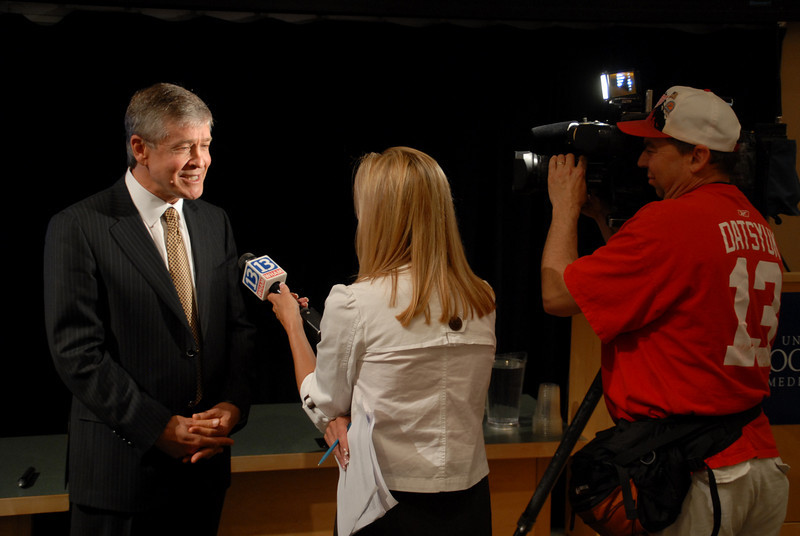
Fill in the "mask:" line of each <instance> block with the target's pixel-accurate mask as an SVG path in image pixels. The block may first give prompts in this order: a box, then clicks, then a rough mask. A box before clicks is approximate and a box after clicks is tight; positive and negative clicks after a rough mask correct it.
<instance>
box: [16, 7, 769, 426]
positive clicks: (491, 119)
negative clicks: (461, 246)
mask: <svg viewBox="0 0 800 536" xmlns="http://www.w3.org/2000/svg"><path fill="white" fill-rule="evenodd" d="M779 41H780V39H779V37H778V32H777V30H776V29H775V27H774V26H772V25H766V26H737V27H719V26H716V27H712V26H704V27H699V26H687V27H683V28H670V27H661V26H638V27H634V26H628V27H622V26H611V25H604V26H603V27H588V26H585V25H584V26H581V27H575V28H570V27H565V26H544V25H542V26H539V27H528V28H522V27H512V26H507V25H479V24H474V25H471V26H460V25H456V24H449V23H439V24H427V25H421V26H412V25H400V24H395V23H390V22H375V21H369V22H367V21H357V20H350V21H344V20H338V21H337V20H327V21H325V20H323V21H317V22H312V23H306V24H293V23H287V22H282V21H279V20H273V19H263V20H260V21H256V22H249V23H234V22H225V21H222V20H218V19H213V18H204V17H199V18H194V19H191V20H186V21H181V22H167V21H162V20H158V19H155V18H150V17H145V16H142V15H132V14H124V13H89V12H84V13H73V14H72V15H69V16H68V17H66V18H65V19H64V20H63V21H61V22H60V23H58V24H55V25H50V26H43V25H36V24H33V23H31V22H29V21H28V20H26V19H25V18H23V17H21V16H17V15H0V47H2V48H1V49H2V50H3V51H4V53H3V59H2V60H0V63H1V64H2V67H3V68H2V72H3V75H2V84H0V97H2V98H0V106H1V107H2V108H0V126H1V127H2V128H1V129H0V147H1V148H2V156H3V159H2V163H3V170H2V173H3V177H4V186H5V193H6V197H5V200H6V204H7V206H8V207H9V208H10V210H11V213H12V216H13V217H11V218H8V219H7V224H6V231H5V238H4V245H5V251H6V258H7V260H9V267H8V268H7V272H10V273H11V274H12V276H11V277H8V278H7V280H6V288H7V289H9V292H8V293H7V300H6V303H7V308H8V310H9V311H10V313H11V314H10V319H9V320H6V322H5V326H4V329H5V333H6V339H7V345H6V348H7V350H6V354H5V358H4V361H5V364H4V366H3V376H4V379H5V381H4V385H5V387H4V389H3V391H2V393H3V394H2V407H5V408H6V409H7V413H10V414H11V426H4V427H3V429H2V432H0V435H22V434H45V433H57V432H63V431H64V430H65V429H66V416H67V410H68V405H69V397H68V395H67V392H66V390H65V389H64V388H63V387H62V385H61V383H60V381H59V380H58V378H57V376H56V374H55V372H54V371H53V367H52V364H51V361H50V357H49V353H48V350H47V345H46V342H45V336H44V329H43V320H42V318H43V314H42V295H41V290H40V289H41V279H42V276H43V275H44V277H47V269H46V267H45V269H44V274H43V271H42V247H43V239H44V232H45V229H46V225H47V221H48V219H49V217H50V216H51V215H52V214H53V213H55V212H56V211H57V210H59V209H60V208H62V207H65V206H66V205H68V204H70V203H72V202H75V201H77V200H79V199H81V198H83V197H85V196H87V195H88V194H90V193H92V192H95V191H97V190H99V189H101V188H103V187H105V186H107V185H110V184H111V183H112V182H113V181H115V180H116V179H118V178H119V177H121V176H122V174H123V172H124V170H125V151H124V143H125V140H124V134H123V127H122V119H123V114H124V110H125V107H126V105H127V102H128V99H129V98H130V96H131V94H132V93H133V92H134V91H135V90H136V89H138V88H141V87H144V86H147V85H150V84H152V83H154V82H158V81H169V82H174V83H178V84H181V85H184V86H185V87H187V88H190V89H192V90H194V91H195V92H196V93H198V94H199V95H200V96H201V97H202V98H203V99H204V100H206V102H207V103H208V104H209V106H210V107H211V110H212V112H213V113H214V114H215V119H216V126H215V128H214V131H213V135H214V143H213V146H212V156H213V160H214V163H213V166H212V168H211V170H210V172H209V175H208V178H207V181H206V192H205V195H204V198H205V199H207V200H208V201H211V202H213V203H216V204H219V205H221V206H223V207H224V208H226V209H227V210H228V213H229V214H230V216H231V219H232V222H233V225H234V229H235V231H236V234H237V239H238V244H239V250H240V252H245V251H250V252H253V253H255V254H269V255H271V256H272V257H273V258H274V259H275V260H277V261H278V262H279V263H280V264H281V265H282V266H283V267H284V268H285V269H286V270H287V271H288V272H289V283H290V284H292V286H293V287H294V288H296V289H297V290H298V291H299V292H300V293H301V294H305V295H308V296H309V297H310V298H311V300H312V302H313V303H314V304H316V306H317V307H318V308H320V309H321V308H322V305H323V303H324V299H325V297H326V296H327V292H328V290H329V288H330V287H331V285H333V284H334V283H339V282H348V281H350V280H351V278H352V276H353V274H354V273H355V272H356V261H355V255H354V253H353V235H354V230H355V218H354V215H353V209H352V203H351V190H350V189H351V180H352V165H353V162H354V160H355V159H356V158H357V157H358V156H359V155H361V154H363V153H364V152H365V151H381V150H383V149H385V148H386V147H389V146H392V145H409V146H412V147H415V148H418V149H421V150H423V151H426V152H428V153H429V154H431V155H432V156H433V157H434V158H436V159H437V160H438V161H439V162H440V163H441V165H442V167H443V168H444V170H445V172H446V173H447V174H448V176H449V177H450V180H451V183H452V186H453V193H454V197H455V201H456V210H457V212H458V215H459V218H460V223H461V227H462V232H463V238H464V242H465V244H466V247H467V252H468V255H469V258H470V260H471V262H472V264H473V267H474V268H475V270H476V272H478V273H479V274H480V275H481V276H482V277H484V278H486V279H487V280H488V281H489V282H490V283H491V284H492V285H493V286H494V287H495V289H496V291H497V294H498V350H499V351H512V350H527V351H528V352H529V370H528V374H527V378H526V384H525V390H526V392H530V393H535V392H536V386H537V385H538V383H540V382H542V381H559V382H561V383H562V385H565V383H564V380H565V378H566V374H567V356H568V349H569V336H568V333H569V322H568V321H567V320H563V319H555V318H551V317H548V316H547V315H545V314H544V313H543V312H542V309H541V304H540V297H539V277H538V263H539V258H540V254H541V247H542V244H543V241H544V236H545V233H546V229H547V223H548V221H549V214H548V210H549V208H548V203H547V198H546V194H545V193H539V194H535V195H524V196H523V195H519V194H513V193H512V192H511V165H512V161H513V154H514V150H515V149H527V148H529V145H530V140H529V139H528V131H529V129H530V128H531V127H533V126H536V125H542V124H546V123H551V122H555V121H564V120H571V119H577V118H581V117H584V116H586V117H588V118H589V119H607V117H604V115H606V114H608V113H609V112H608V110H605V109H604V108H602V107H601V106H599V105H598V100H599V97H598V96H597V87H596V86H597V83H596V79H597V75H598V74H599V72H600V71H601V70H603V69H618V68H637V69H639V70H640V71H641V73H642V76H643V78H644V80H645V83H646V87H649V88H652V89H654V90H655V93H656V96H658V95H660V93H661V92H663V91H664V90H665V89H666V88H667V87H668V86H670V85H673V84H685V85H694V86H698V87H708V88H711V89H713V90H715V91H716V92H717V93H719V94H721V95H725V96H728V97H732V98H734V99H735V108H736V110H737V112H738V113H739V115H740V117H741V119H742V121H743V123H745V124H746V125H748V124H754V123H756V122H765V121H771V120H772V119H773V117H774V116H775V115H777V114H778V113H779V111H778V110H777V108H776V106H777V104H776V103H777V102H779V100H778V96H779V95H778V89H777V88H778V87H779V86H778V83H779V81H778V80H777V74H776V73H777V65H778V56H777V51H778V50H779V46H780V43H779ZM643 180H644V178H643ZM23 209H26V210H28V209H32V210H34V211H35V214H36V217H35V219H33V221H32V222H31V223H30V224H28V223H26V222H25V221H23V220H22V215H21V214H22V210H23ZM587 229H588V227H587ZM589 236H590V232H589V231H587V237H589ZM590 247H591V246H589V248H590ZM12 260H14V261H15V262H14V264H16V262H20V265H18V266H19V268H18V269H14V268H12V267H11V266H10V265H11V264H12V262H11V261H12ZM251 298H252V297H250V296H248V303H250V304H251V306H252V313H253V318H254V320H255V321H256V323H257V324H258V325H259V328H260V338H259V354H258V356H257V358H258V359H257V361H258V366H257V371H256V373H255V375H254V376H255V377H256V378H257V382H256V383H257V385H258V391H259V397H258V398H259V401H260V402H284V401H292V400H295V399H296V394H295V388H294V378H293V375H292V373H291V367H290V363H291V359H290V357H289V355H288V349H287V345H286V343H285V341H284V337H283V335H282V334H281V333H280V332H279V331H278V330H277V326H276V322H275V320H274V318H273V317H272V314H271V311H270V310H269V308H268V307H264V306H262V305H261V304H257V303H255V300H254V299H251ZM564 390H565V389H564Z"/></svg>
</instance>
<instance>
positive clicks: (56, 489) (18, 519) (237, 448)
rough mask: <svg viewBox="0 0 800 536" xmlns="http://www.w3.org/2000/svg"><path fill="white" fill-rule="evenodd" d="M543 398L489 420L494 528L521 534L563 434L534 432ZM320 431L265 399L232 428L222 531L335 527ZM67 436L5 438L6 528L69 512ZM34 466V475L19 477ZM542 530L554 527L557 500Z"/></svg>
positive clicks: (22, 528) (326, 530) (0, 485)
mask: <svg viewBox="0 0 800 536" xmlns="http://www.w3.org/2000/svg"><path fill="white" fill-rule="evenodd" d="M534 407H535V401H534V400H533V398H531V397H530V396H527V395H526V396H524V397H523V405H522V412H521V413H522V419H521V426H520V427H519V428H516V429H513V430H508V431H506V430H497V429H493V428H490V427H488V426H486V427H485V429H484V431H485V438H486V443H487V445H486V452H487V457H488V458H489V467H490V475H489V485H490V488H491V493H492V524H493V529H494V533H495V534H509V535H510V534H513V533H514V531H515V529H516V526H517V520H518V519H519V517H520V515H521V514H522V512H523V511H524V510H525V507H526V506H527V504H528V501H529V500H530V498H531V496H532V495H533V491H534V489H535V488H536V484H537V483H538V481H539V479H540V478H541V475H542V474H543V472H544V470H545V469H546V467H547V464H548V463H549V459H550V457H551V456H552V455H553V453H554V452H555V450H556V448H557V447H558V442H557V441H542V440H540V438H536V437H534V435H533V433H532V431H531V427H530V423H531V416H532V414H533V409H534ZM321 437H322V435H321V434H320V432H319V431H317V429H316V428H315V427H314V426H313V425H312V424H311V422H310V421H309V420H308V418H307V417H306V416H305V413H304V412H303V410H302V409H301V407H300V404H299V402H298V403H297V404H269V405H257V406H254V407H253V408H252V410H251V414H250V421H249V422H248V424H247V426H246V427H245V428H244V429H243V430H242V431H241V432H239V433H238V434H236V435H235V436H234V439H235V441H236V444H235V445H234V446H233V458H232V462H231V469H232V472H233V475H232V484H231V488H230V490H229V491H228V496H227V498H226V502H225V508H224V510H223V514H222V521H221V526H220V531H219V534H220V536H233V535H240V534H247V535H248V536H256V535H281V536H290V535H292V536H295V535H296V536H312V535H314V536H317V535H319V536H322V535H329V534H331V533H332V527H333V521H334V515H335V512H336V483H337V480H338V475H339V470H338V467H337V466H336V462H335V460H334V458H333V457H332V456H331V457H330V458H329V459H328V460H326V461H325V463H323V464H322V466H317V462H319V459H320V458H321V456H322V454H323V453H324V450H325V449H324V448H322V447H321V446H320V444H319V443H318V439H321ZM66 449H67V439H66V436H65V435H54V436H33V437H19V438H0V456H2V463H0V536H6V535H9V536H10V535H14V536H18V535H25V534H30V530H31V519H32V516H33V515H35V514H41V513H47V512H63V511H66V510H68V508H69V501H68V496H67V493H66V491H65V488H64V467H65V463H66ZM29 466H34V467H36V470H37V471H38V472H39V473H40V475H39V477H38V478H37V480H36V482H35V484H34V485H33V486H32V487H30V488H28V489H21V488H19V487H18V486H17V484H16V482H17V479H18V478H19V476H20V475H21V474H22V473H23V472H24V471H25V469H26V468H27V467H29ZM530 534H532V535H534V536H549V535H550V505H549V501H548V503H547V504H545V506H544V507H543V508H542V511H541V513H540V515H539V517H538V518H537V523H536V526H535V527H534V528H533V530H532V531H531V532H530Z"/></svg>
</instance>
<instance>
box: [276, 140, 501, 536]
mask: <svg viewBox="0 0 800 536" xmlns="http://www.w3.org/2000/svg"><path fill="white" fill-rule="evenodd" d="M353 190H354V201H355V210H356V216H357V218H358V230H357V233H356V253H357V256H358V261H359V273H358V278H357V279H356V282H355V283H354V284H352V285H349V286H345V285H336V286H334V287H333V289H332V290H331V293H330V295H329V296H328V299H327V300H326V302H325V311H324V316H323V319H322V340H321V341H320V343H319V345H318V347H317V355H316V357H315V355H314V352H313V350H312V348H311V346H310V345H309V343H308V341H307V339H306V337H305V334H304V331H303V326H302V320H301V317H300V315H299V312H298V302H297V300H295V299H294V298H293V297H292V295H291V293H290V291H289V289H288V288H287V287H286V286H285V285H282V286H281V294H275V295H272V297H271V298H270V301H271V302H272V303H273V307H274V311H275V313H276V315H277V317H278V319H279V320H280V322H281V324H282V325H283V327H284V328H285V330H286V332H287V334H288V337H289V343H290V347H291V350H292V355H293V358H294V364H295V375H296V380H297V386H298V389H299V391H300V397H301V399H302V400H303V407H304V409H305V410H306V412H307V413H308V415H309V416H310V418H311V419H312V420H313V421H314V423H315V424H316V426H317V427H318V428H319V429H320V430H322V431H325V439H326V441H327V442H328V444H329V445H331V444H333V443H334V441H335V440H336V439H339V440H340V443H339V446H337V448H336V450H335V451H334V454H335V456H336V458H337V460H338V461H339V463H340V465H341V466H342V467H343V468H345V469H346V467H347V464H348V463H349V452H348V451H349V447H348V441H347V433H346V430H347V423H348V422H349V415H350V412H351V410H352V412H353V415H352V417H353V419H354V420H355V419H356V417H357V412H358V411H360V410H361V409H360V407H359V406H358V405H356V404H353V405H352V407H351V403H352V400H353V398H354V396H356V397H358V399H359V400H364V401H365V403H366V404H367V405H368V406H369V407H370V408H371V409H372V411H373V412H374V422H375V424H374V430H373V436H372V439H373V443H374V447H375V452H376V456H377V459H378V463H379V465H380V469H381V472H382V474H383V478H384V480H385V482H386V484H387V486H388V488H389V489H390V490H391V493H392V496H393V497H394V498H395V499H396V500H397V501H398V503H399V504H398V505H397V506H395V507H394V508H392V509H390V510H389V512H388V513H387V514H386V515H385V516H384V517H382V518H380V519H378V520H377V521H375V522H373V523H372V524H371V525H368V526H367V527H365V528H364V529H363V530H361V531H359V532H358V534H363V535H368V534H416V535H419V534H436V535H437V536H438V535H442V534H459V535H464V534H475V535H488V534H491V510H490V503H489V486H488V481H487V474H488V472H489V467H488V464H487V462H486V454H485V449H484V443H483V430H482V420H483V410H484V401H485V397H486V390H487V388H488V385H489V377H490V375H491V368H492V361H493V356H494V350H495V334H494V323H495V312H494V310H495V300H494V293H493V291H492V289H491V287H490V286H489V285H488V284H487V283H486V282H485V281H483V280H481V279H480V278H479V277H477V276H476V275H475V274H474V273H473V272H472V270H471V269H470V267H469V265H468V264H467V260H466V257H465V255H464V249H463V246H462V244H461V238H460V235H459V232H458V226H457V223H456V217H455V211H454V208H453V201H452V195H451V193H450V186H449V184H448V181H447V177H445V174H444V172H443V171H442V169H441V168H440V167H439V165H438V164H437V163H436V161H435V160H433V159H432V158H431V157H430V156H428V155H427V154H425V153H422V152H420V151H417V150H415V149H411V148H408V147H394V148H390V149H388V150H386V151H385V152H383V153H382V154H375V153H371V154H368V155H366V156H364V157H363V158H362V159H361V161H360V163H359V165H358V170H357V172H356V176H355V183H354V188H353ZM339 500H346V498H342V497H340V498H339Z"/></svg>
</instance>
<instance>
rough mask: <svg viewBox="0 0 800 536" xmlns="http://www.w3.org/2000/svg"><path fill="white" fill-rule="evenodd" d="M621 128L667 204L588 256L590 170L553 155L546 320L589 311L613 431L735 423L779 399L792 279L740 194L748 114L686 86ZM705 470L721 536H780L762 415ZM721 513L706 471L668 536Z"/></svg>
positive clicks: (776, 473) (781, 506) (773, 468)
mask: <svg viewBox="0 0 800 536" xmlns="http://www.w3.org/2000/svg"><path fill="white" fill-rule="evenodd" d="M617 126H618V127H619V129H620V130H621V131H622V132H624V133H626V134H630V135H633V136H638V137H642V138H644V151H643V152H642V154H641V156H640V158H639V162H638V165H639V167H642V168H646V169H647V177H648V181H649V183H650V185H652V186H653V187H654V188H655V190H656V193H657V194H658V195H659V197H661V198H662V199H663V200H662V201H657V202H654V203H649V204H648V205H646V206H644V207H643V208H642V209H640V210H639V211H638V212H637V213H636V214H635V215H634V216H633V217H632V218H631V219H630V220H628V221H627V222H626V223H625V224H624V225H623V226H622V227H621V229H620V230H619V231H618V232H617V233H616V234H614V235H613V236H612V237H611V238H610V239H609V240H608V243H607V244H606V245H605V246H603V247H601V248H599V249H598V250H596V251H595V252H594V253H593V254H592V255H587V256H584V257H581V258H578V247H577V244H578V237H577V228H578V217H579V215H580V214H581V210H582V208H583V207H584V205H585V204H586V201H587V196H586V183H585V178H584V177H585V172H586V161H585V159H584V158H583V157H581V158H580V159H579V160H578V161H577V162H576V161H575V157H574V156H573V155H572V154H567V155H557V156H554V157H552V158H551V160H550V167H549V176H548V188H549V195H550V200H551V202H552V205H553V215H552V223H551V225H550V230H549V233H548V236H547V241H546V243H545V246H544V252H543V255H542V297H543V303H544V308H545V310H546V311H547V312H548V313H550V314H553V315H558V316H569V315H574V314H578V313H583V314H584V315H585V316H586V318H587V320H588V321H589V323H590V324H591V326H592V329H594V331H595V333H597V335H598V336H599V337H600V339H601V341H602V343H603V347H602V360H601V363H602V377H603V391H604V395H605V400H606V405H607V407H608V410H609V413H610V414H611V417H612V418H613V419H614V421H615V422H616V421H618V420H619V419H625V420H629V421H635V420H641V419H651V418H664V417H668V416H670V415H712V416H714V415H726V414H732V413H737V412H741V411H744V410H746V409H748V408H751V407H753V406H756V405H758V404H760V402H761V400H762V399H763V398H764V397H766V396H769V383H768V377H769V371H770V345H771V343H772V341H773V339H774V337H775V331H776V328H777V323H778V310H779V308H780V291H781V282H782V269H781V258H780V254H779V252H778V249H777V246H776V244H775V239H774V237H773V235H772V232H771V231H770V228H769V226H768V225H767V223H766V221H765V220H764V218H763V217H762V216H761V215H760V214H759V213H758V211H757V210H756V209H755V208H754V207H753V206H752V205H751V204H750V202H749V201H748V200H747V198H746V197H745V196H744V195H743V194H742V193H741V192H740V191H739V190H738V189H737V188H736V187H735V186H733V185H732V184H730V177H731V173H732V170H733V168H734V166H735V163H736V156H737V153H736V152H735V151H736V144H737V140H738V138H739V132H740V125H739V121H738V119H737V118H736V115H735V114H734V112H733V110H732V109H731V107H730V106H729V105H728V104H727V103H725V102H724V101H723V100H722V99H720V98H719V97H717V96H716V95H714V94H713V93H711V92H707V91H701V90H697V89H693V88H688V87H682V86H675V87H672V88H670V89H669V90H668V91H667V92H666V94H665V95H664V96H663V97H662V99H661V100H660V101H659V103H658V105H657V106H656V108H655V109H654V110H653V112H652V113H651V114H650V116H649V117H648V118H647V119H645V120H641V121H627V122H620V123H618V124H617ZM706 462H707V463H708V465H709V467H710V468H711V469H714V475H715V476H716V480H717V484H718V490H719V496H720V499H721V510H722V528H721V532H720V534H722V535H737V534H742V535H744V534H761V535H777V534H778V532H779V531H780V526H781V524H782V523H783V520H784V517H785V515H786V503H787V500H788V488H789V484H788V479H787V478H786V476H785V473H786V472H787V471H788V466H786V465H785V464H783V463H782V462H781V460H780V458H779V457H778V450H777V447H776V445H775V440H774V438H773V436H772V432H771V429H770V425H769V422H768V420H767V417H766V416H765V415H764V414H763V412H762V413H761V414H760V415H759V416H758V417H756V419H755V420H753V421H751V422H750V423H748V424H747V425H745V427H744V428H743V433H742V436H741V437H740V438H739V439H738V440H737V441H736V442H735V443H733V444H732V445H731V446H730V447H728V448H726V449H724V450H723V451H722V452H720V453H718V454H716V455H714V456H712V457H710V458H708V459H707V460H706ZM712 513H713V508H712V503H711V498H710V492H709V487H708V482H707V476H706V473H705V472H700V473H696V474H694V475H693V477H692V485H691V488H690V490H689V493H688V494H687V496H686V499H685V500H684V502H683V508H682V510H681V514H680V516H679V517H678V519H677V521H676V522H675V523H674V524H673V525H671V526H670V527H668V528H667V529H666V530H664V531H663V532H662V534H664V535H685V534H686V535H688V534H710V533H711V531H712V527H713V515H712Z"/></svg>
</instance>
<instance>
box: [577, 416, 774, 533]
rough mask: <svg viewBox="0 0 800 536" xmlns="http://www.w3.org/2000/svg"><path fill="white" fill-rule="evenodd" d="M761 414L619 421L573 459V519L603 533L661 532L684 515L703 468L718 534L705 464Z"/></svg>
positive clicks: (712, 484)
mask: <svg viewBox="0 0 800 536" xmlns="http://www.w3.org/2000/svg"><path fill="white" fill-rule="evenodd" d="M760 413H761V406H760V405H758V406H756V407H753V408H751V409H749V410H747V411H743V412H741V413H736V414H733V415H724V416H709V417H699V416H684V415H676V416H671V417H668V418H664V419H647V420H642V421H635V422H630V421H625V420H620V421H619V422H618V423H617V425H616V426H614V427H612V428H609V429H607V430H602V431H600V432H598V433H597V435H596V436H595V438H594V439H593V440H592V441H590V442H589V443H588V444H586V446H584V447H583V448H582V449H581V450H579V451H578V452H576V453H575V454H574V455H573V456H572V462H571V465H570V468H571V475H570V478H569V487H568V496H569V501H570V504H571V506H572V510H573V515H575V514H577V515H578V516H580V517H581V519H583V520H584V522H586V524H587V525H589V526H590V527H591V528H593V529H594V530H595V531H597V532H598V533H599V534H600V535H601V536H621V535H625V536H636V535H641V534H648V533H651V532H658V531H660V530H663V529H664V528H666V527H668V526H669V525H671V524H672V523H674V522H675V519H677V517H678V515H679V514H680V512H681V505H682V504H683V500H684V498H685V497H686V494H687V493H688V491H689V486H690V484H691V474H692V472H695V471H699V470H701V469H705V470H706V471H707V472H708V475H709V485H710V488H711V496H712V503H713V505H714V531H713V533H712V534H713V535H714V536H716V534H717V533H718V531H719V524H720V519H721V512H720V505H719V495H718V494H717V488H716V481H715V480H714V473H713V471H712V470H711V469H710V468H709V467H708V466H707V465H706V463H705V459H706V458H709V457H710V456H713V455H714V454H716V453H718V452H721V451H722V450H724V449H725V448H727V447H728V446H730V445H731V444H733V442H734V441H736V440H737V439H738V438H739V437H741V435H742V427H744V425H746V424H747V423H748V422H750V421H752V420H753V419H755V418H756V417H757V416H758V415H760Z"/></svg>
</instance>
